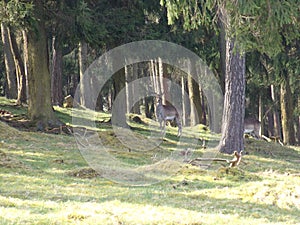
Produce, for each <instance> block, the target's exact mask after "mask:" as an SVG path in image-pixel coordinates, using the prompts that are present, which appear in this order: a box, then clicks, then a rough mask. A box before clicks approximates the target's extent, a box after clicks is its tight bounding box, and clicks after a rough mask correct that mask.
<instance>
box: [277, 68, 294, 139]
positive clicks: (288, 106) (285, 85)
mask: <svg viewBox="0 0 300 225" xmlns="http://www.w3.org/2000/svg"><path fill="white" fill-rule="evenodd" d="M285 72H286V71H285ZM283 76H284V81H283V82H282V83H281V85H280V103H281V104H280V106H281V123H282V134H283V143H284V144H290V145H293V144H295V143H296V140H295V130H294V117H293V98H292V93H291V87H290V84H289V79H288V77H286V76H287V74H284V75H283Z"/></svg>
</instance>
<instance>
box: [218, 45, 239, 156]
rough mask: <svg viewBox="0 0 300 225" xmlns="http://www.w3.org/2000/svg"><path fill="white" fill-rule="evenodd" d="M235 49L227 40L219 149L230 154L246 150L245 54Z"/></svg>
mask: <svg viewBox="0 0 300 225" xmlns="http://www.w3.org/2000/svg"><path fill="white" fill-rule="evenodd" d="M235 50H236V51H235ZM235 50H234V41H233V40H227V44H226V78H225V96H224V111H223V117H222V135H221V140H220V144H219V150H220V152H223V153H228V154H232V153H233V152H234V151H238V152H240V151H242V150H244V116H245V56H244V55H241V54H240V53H239V52H238V48H237V49H235Z"/></svg>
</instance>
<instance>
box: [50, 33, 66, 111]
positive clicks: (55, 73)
mask: <svg viewBox="0 0 300 225" xmlns="http://www.w3.org/2000/svg"><path fill="white" fill-rule="evenodd" d="M62 62H63V57H62V48H61V44H60V41H59V40H57V38H55V37H53V38H52V70H51V73H52V74H51V97H52V104H53V105H58V106H62V103H63V90H62V65H63V64H62Z"/></svg>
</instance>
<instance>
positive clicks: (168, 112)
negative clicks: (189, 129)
mask: <svg viewBox="0 0 300 225" xmlns="http://www.w3.org/2000/svg"><path fill="white" fill-rule="evenodd" d="M156 118H157V120H158V122H159V127H160V130H161V133H163V132H164V131H165V128H166V122H167V121H173V120H175V122H176V124H177V126H178V134H177V136H180V135H181V131H182V125H181V121H180V117H179V114H178V112H177V110H176V108H175V107H174V106H171V105H163V104H162V99H161V98H159V99H158V105H157V106H156Z"/></svg>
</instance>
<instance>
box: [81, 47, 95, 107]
mask: <svg viewBox="0 0 300 225" xmlns="http://www.w3.org/2000/svg"><path fill="white" fill-rule="evenodd" d="M87 50H88V46H87V43H86V42H85V41H81V42H80V43H79V53H78V54H79V55H78V59H79V75H80V104H81V105H82V106H84V107H87V108H91V105H92V103H91V101H90V100H91V99H92V98H91V97H90V96H87V93H88V92H89V93H91V92H90V90H88V89H89V88H91V81H90V80H89V79H88V78H84V77H83V76H84V72H85V70H86V69H87Z"/></svg>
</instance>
